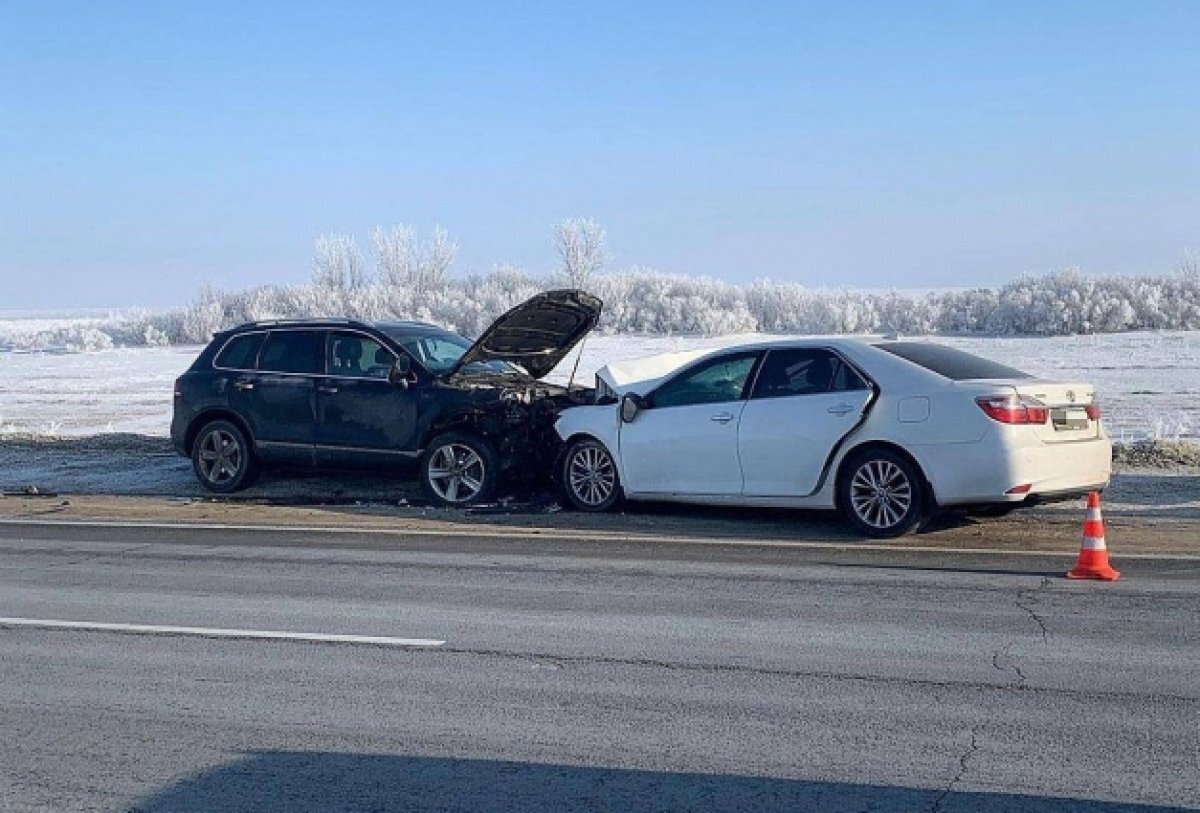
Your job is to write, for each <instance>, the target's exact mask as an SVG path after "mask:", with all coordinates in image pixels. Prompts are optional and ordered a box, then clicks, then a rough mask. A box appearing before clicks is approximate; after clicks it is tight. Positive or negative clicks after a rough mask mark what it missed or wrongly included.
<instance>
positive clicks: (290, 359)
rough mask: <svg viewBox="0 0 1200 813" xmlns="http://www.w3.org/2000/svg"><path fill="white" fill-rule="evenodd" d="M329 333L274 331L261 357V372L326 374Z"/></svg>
mask: <svg viewBox="0 0 1200 813" xmlns="http://www.w3.org/2000/svg"><path fill="white" fill-rule="evenodd" d="M324 344H325V334H324V332H323V331H318V330H273V331H271V332H270V333H269V334H268V335H267V340H266V342H265V343H264V344H263V348H262V352H261V353H259V356H258V369H259V372H270V373H304V374H307V375H316V374H319V373H321V372H322V367H323V366H324V364H323V362H324V355H325V347H324Z"/></svg>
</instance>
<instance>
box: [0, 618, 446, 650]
mask: <svg viewBox="0 0 1200 813" xmlns="http://www.w3.org/2000/svg"><path fill="white" fill-rule="evenodd" d="M0 627H32V628H34V629H49V630H75V631H79V632H121V633H125V634H129V635H186V636H191V637H196V638H232V639H235V640H262V641H309V642H315V643H322V644H367V645H371V646H406V647H434V646H442V645H444V644H445V643H446V642H445V641H436V640H433V639H431V638H390V637H387V636H383V635H342V634H337V633H326V632H281V631H278V630H237V629H220V628H217V627H170V626H162V625H159V624H110V623H105V622H102V621H57V620H51V619H45V618H0Z"/></svg>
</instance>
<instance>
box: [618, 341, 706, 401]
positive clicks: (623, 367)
mask: <svg viewBox="0 0 1200 813" xmlns="http://www.w3.org/2000/svg"><path fill="white" fill-rule="evenodd" d="M711 352H713V351H712V350H683V351H680V352H676V353H659V354H657V355H654V356H646V357H645V358H640V359H630V360H627V361H617V362H613V363H612V364H608V365H605V366H604V367H601V368H600V369H599V370H598V371H597V372H596V376H597V377H598V378H599V379H600V380H601V381H603V382H604V383H605V384H607V385H608V387H609V389H611V390H612V391H613V392H615V393H616V394H617V395H624V394H625V393H627V392H636V393H637V394H638V395H645V394H646V393H648V392H650V390H652V389H654V388H655V387H656V386H658V384H659V382H661V381H662V380H663V379H664V378H666V377H667V376H669V375H671V374H672V373H674V372H675V371H676V370H679V369H681V368H683V367H686V366H687V365H688V364H691V363H692V362H693V361H695V360H696V359H698V358H701V357H703V356H706V355H708V354H709V353H711Z"/></svg>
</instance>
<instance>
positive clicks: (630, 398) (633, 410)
mask: <svg viewBox="0 0 1200 813" xmlns="http://www.w3.org/2000/svg"><path fill="white" fill-rule="evenodd" d="M645 406H646V404H645V402H644V401H643V400H642V397H641V396H640V395H638V394H637V393H633V392H630V393H626V394H625V395H623V396H621V420H622V421H623V422H624V423H632V422H633V419H634V418H636V417H637V414H638V413H639V412H641V411H642V409H643V408H644V407H645Z"/></svg>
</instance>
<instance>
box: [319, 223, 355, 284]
mask: <svg viewBox="0 0 1200 813" xmlns="http://www.w3.org/2000/svg"><path fill="white" fill-rule="evenodd" d="M315 249H316V256H315V257H314V258H313V282H314V283H315V284H316V285H317V286H318V287H321V288H328V289H331V290H334V291H352V290H355V289H356V288H362V287H363V286H364V285H366V283H367V274H366V265H365V263H364V262H363V256H362V252H360V251H359V250H358V244H357V243H356V242H355V240H354V238H353V237H352V236H350V235H348V234H322V235H321V236H320V237H318V238H317V242H316V246H315Z"/></svg>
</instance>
